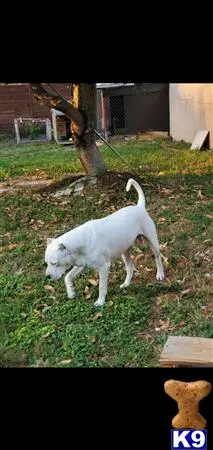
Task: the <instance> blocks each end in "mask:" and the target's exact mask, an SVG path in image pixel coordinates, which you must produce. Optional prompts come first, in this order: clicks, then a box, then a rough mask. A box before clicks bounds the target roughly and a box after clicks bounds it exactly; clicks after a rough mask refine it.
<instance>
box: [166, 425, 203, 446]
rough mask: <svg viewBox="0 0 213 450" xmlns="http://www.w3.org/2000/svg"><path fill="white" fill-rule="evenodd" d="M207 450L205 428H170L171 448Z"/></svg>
mask: <svg viewBox="0 0 213 450" xmlns="http://www.w3.org/2000/svg"><path fill="white" fill-rule="evenodd" d="M185 448H187V449H194V450H195V449H200V450H207V430H183V429H181V430H172V446H171V450H177V449H179V450H183V449H185Z"/></svg>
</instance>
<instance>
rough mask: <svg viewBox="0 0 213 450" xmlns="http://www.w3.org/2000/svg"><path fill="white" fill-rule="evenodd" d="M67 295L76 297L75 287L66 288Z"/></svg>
mask: <svg viewBox="0 0 213 450" xmlns="http://www.w3.org/2000/svg"><path fill="white" fill-rule="evenodd" d="M67 297H68V298H70V299H72V298H75V297H76V292H75V289H71V288H70V289H67Z"/></svg>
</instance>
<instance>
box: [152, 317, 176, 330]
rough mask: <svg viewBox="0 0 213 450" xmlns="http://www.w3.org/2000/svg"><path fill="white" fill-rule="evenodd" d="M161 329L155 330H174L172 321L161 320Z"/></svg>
mask: <svg viewBox="0 0 213 450" xmlns="http://www.w3.org/2000/svg"><path fill="white" fill-rule="evenodd" d="M159 323H160V327H157V328H155V331H165V330H172V329H173V328H174V327H172V326H171V324H170V320H169V319H168V320H165V321H163V320H161V319H160V320H159Z"/></svg>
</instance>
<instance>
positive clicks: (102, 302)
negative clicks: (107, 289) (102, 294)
mask: <svg viewBox="0 0 213 450" xmlns="http://www.w3.org/2000/svg"><path fill="white" fill-rule="evenodd" d="M104 303H105V301H104V300H102V299H99V298H98V300H96V302H95V303H94V306H103V305H104Z"/></svg>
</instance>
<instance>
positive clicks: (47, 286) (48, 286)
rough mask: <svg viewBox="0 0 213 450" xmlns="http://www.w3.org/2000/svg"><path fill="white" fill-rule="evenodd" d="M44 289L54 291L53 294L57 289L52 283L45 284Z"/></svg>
mask: <svg viewBox="0 0 213 450" xmlns="http://www.w3.org/2000/svg"><path fill="white" fill-rule="evenodd" d="M44 289H46V291H49V292H52V293H53V294H54V293H55V289H54V287H53V286H51V285H50V284H46V285H45V286H44Z"/></svg>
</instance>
